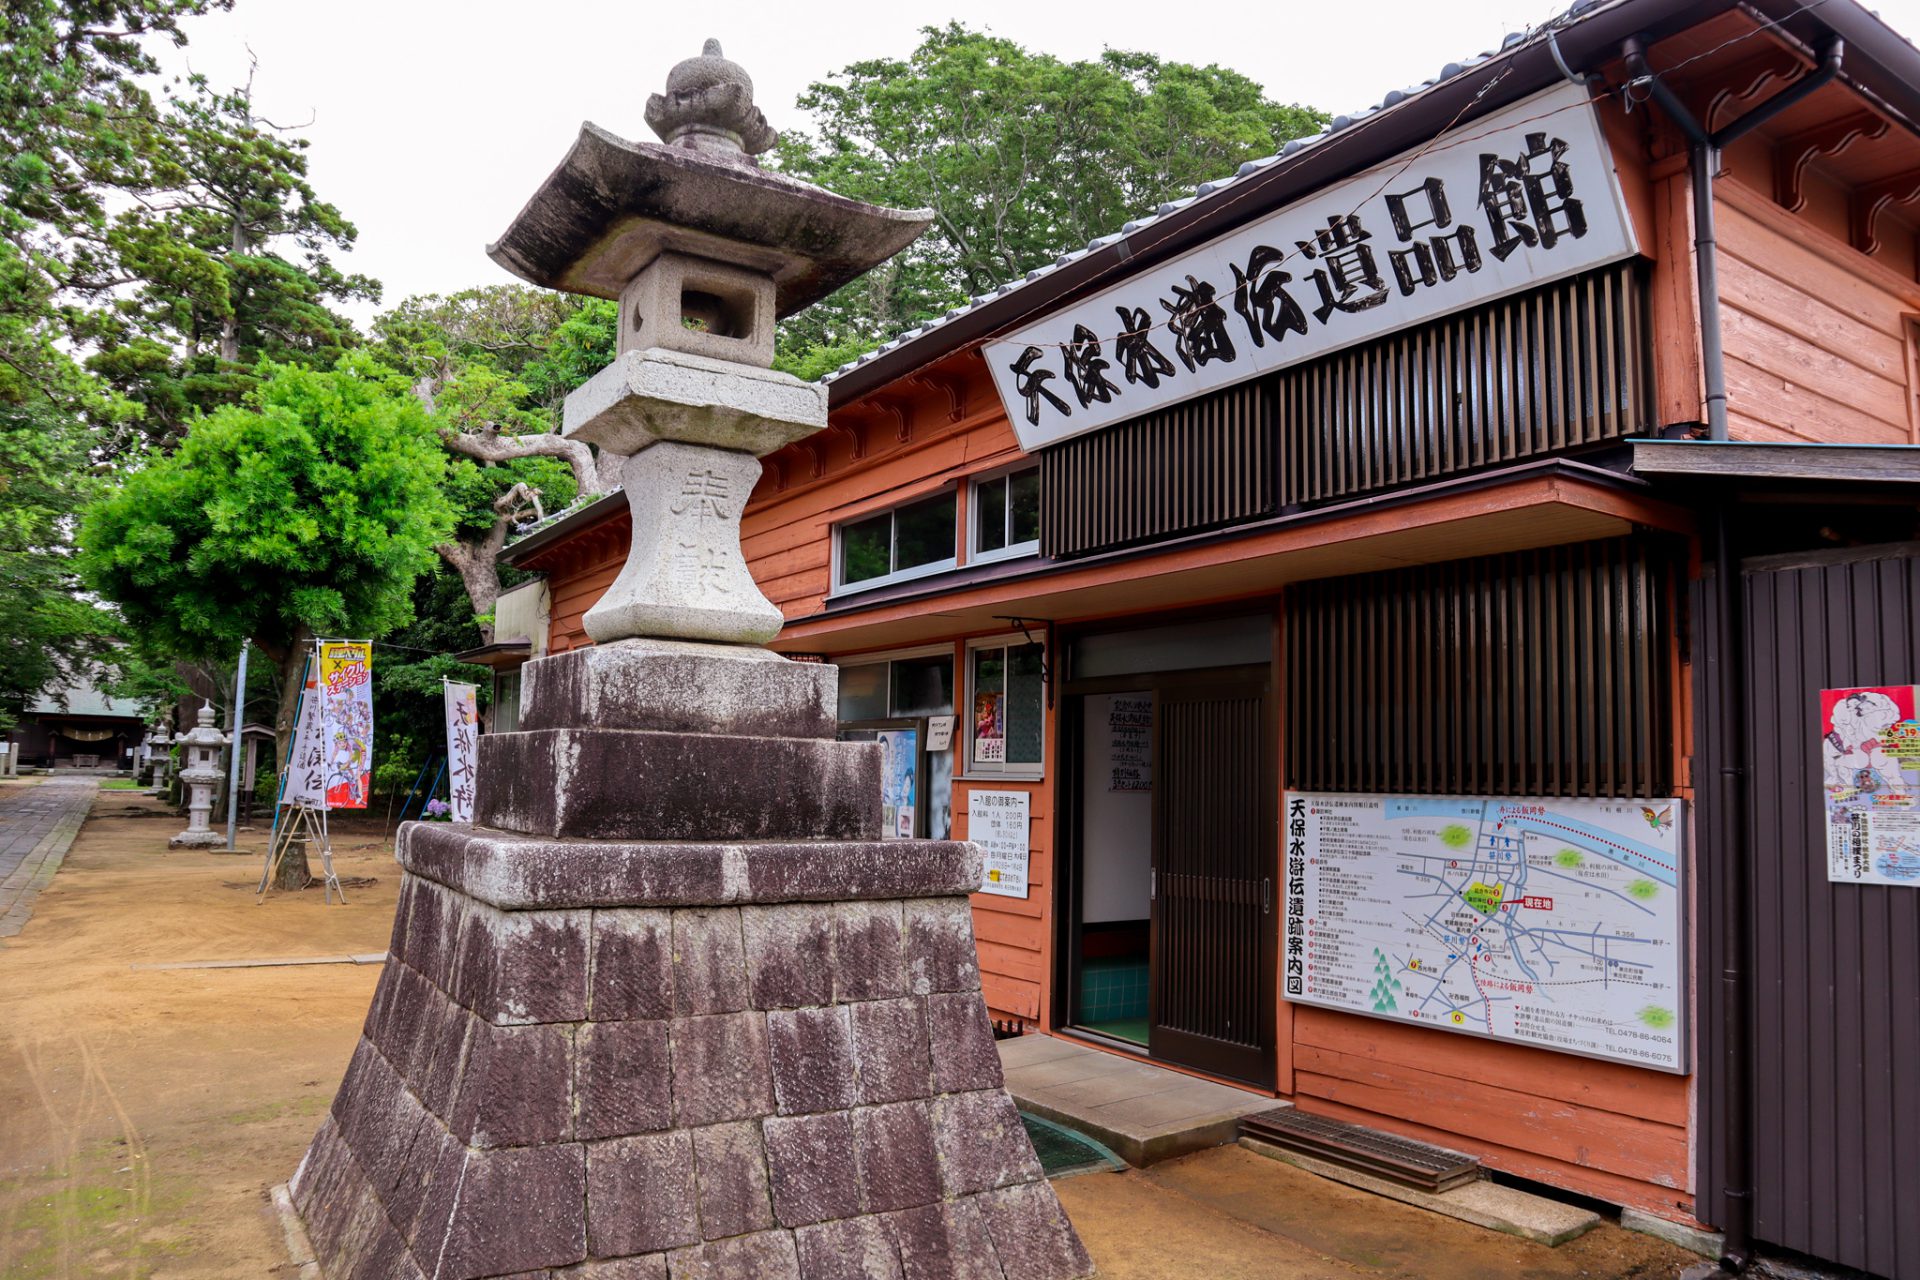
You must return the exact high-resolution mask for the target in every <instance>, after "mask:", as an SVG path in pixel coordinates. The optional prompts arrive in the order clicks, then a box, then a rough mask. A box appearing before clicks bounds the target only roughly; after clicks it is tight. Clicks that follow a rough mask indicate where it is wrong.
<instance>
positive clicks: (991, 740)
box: [973, 692, 1025, 896]
mask: <svg viewBox="0 0 1920 1280" xmlns="http://www.w3.org/2000/svg"><path fill="white" fill-rule="evenodd" d="M973 758H974V759H975V760H979V761H984V762H987V763H998V762H1000V761H1003V760H1005V759H1006V758H1007V720H1006V705H1005V703H1004V702H1003V701H1002V700H1001V696H1000V694H999V693H997V692H996V693H976V694H974V695H973ZM1022 896H1025V895H1022Z"/></svg>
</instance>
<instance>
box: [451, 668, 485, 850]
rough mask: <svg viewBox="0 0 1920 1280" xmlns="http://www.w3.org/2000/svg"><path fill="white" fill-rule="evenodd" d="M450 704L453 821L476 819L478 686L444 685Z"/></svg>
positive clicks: (478, 720)
mask: <svg viewBox="0 0 1920 1280" xmlns="http://www.w3.org/2000/svg"><path fill="white" fill-rule="evenodd" d="M443 691H444V693H445V695H446V704H447V788H448V791H449V793H450V794H451V795H452V797H453V820H454V821H455V822H472V821H473V781H474V764H475V739H476V738H477V736H478V734H479V732H480V715H479V708H478V703H477V701H476V696H477V694H478V692H479V690H478V688H477V687H476V686H474V685H470V684H455V683H454V682H453V681H451V680H449V681H447V682H446V684H445V685H444V686H443Z"/></svg>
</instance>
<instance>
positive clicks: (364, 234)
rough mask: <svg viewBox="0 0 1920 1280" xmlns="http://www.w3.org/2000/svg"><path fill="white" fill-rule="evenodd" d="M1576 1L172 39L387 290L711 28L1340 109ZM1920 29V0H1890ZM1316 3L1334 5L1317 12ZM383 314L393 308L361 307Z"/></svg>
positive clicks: (1043, 11)
mask: <svg viewBox="0 0 1920 1280" xmlns="http://www.w3.org/2000/svg"><path fill="white" fill-rule="evenodd" d="M1564 7H1565V0H1557V2H1555V3H1549V0H1345V2H1344V3H1337V4H1332V5H1324V6H1313V7H1309V6H1307V5H1304V4H1298V3H1276V2H1275V0H1240V2H1226V0H1213V2H1211V3H1208V2H1206V0H1177V2H1175V3H1171V4H1169V3H1165V2H1164V0H1163V2H1162V3H1156V4H1146V3H1140V2H1139V0H1099V2H1098V3H1089V2H1088V0H1078V2H1076V3H1064V4H1063V3H1036V2H1035V0H969V2H968V3H967V4H966V5H964V6H961V5H957V4H956V5H945V6H943V5H935V4H927V3H919V2H910V3H900V2H899V0H893V2H891V3H871V2H867V0H862V2H860V3H847V4H835V3H828V4H803V3H796V2H794V0H786V2H784V3H760V2H757V0H736V2H734V3H726V4H721V3H708V4H687V3H674V2H673V0H648V2H645V3H634V2H633V0H625V2H624V3H612V2H611V0H537V2H535V0H513V2H511V3H508V2H504V0H326V3H324V4H315V3H313V0H236V4H235V6H234V10H233V12H231V13H225V14H215V15H212V16H209V17H206V18H199V19H189V20H188V22H187V24H186V26H187V33H188V38H189V45H188V47H187V48H186V50H184V51H183V52H182V53H181V54H174V53H171V52H166V53H164V54H163V56H164V57H166V59H167V61H168V62H169V65H171V66H174V67H176V68H177V67H179V66H181V65H183V61H182V59H184V61H185V62H190V63H191V64H192V67H193V69H194V70H196V71H202V72H206V73H208V74H209V75H210V76H212V77H213V78H214V80H215V82H216V83H219V84H237V83H239V82H240V81H242V80H244V78H245V75H246V67H247V58H248V50H249V49H251V50H252V52H253V54H254V55H255V56H257V57H258V59H259V64H260V66H259V71H258V74H257V76H256V79H255V100H256V102H257V103H258V104H259V109H260V113H261V114H263V115H266V116H268V117H269V118H271V119H273V120H275V121H276V122H277V123H280V124H305V123H306V122H307V121H309V120H311V123H310V124H307V125H306V127H305V129H304V130H302V133H303V135H304V136H305V137H307V138H309V139H310V140H311V141H312V149H311V152H310V156H311V164H312V177H313V181H314V185H315V186H316V188H317V189H318V191H319V192H320V194H321V196H322V198H324V199H327V200H331V201H333V202H334V203H335V204H336V205H338V206H339V207H340V209H341V210H342V212H344V213H345V214H346V216H347V217H348V218H349V219H351V220H352V221H353V222H354V223H355V224H356V225H357V226H358V228H359V231H360V238H359V243H358V247H357V248H356V250H355V251H354V252H353V253H352V254H351V255H349V256H348V257H347V258H346V260H345V261H344V262H343V263H342V265H343V266H345V267H346V268H348V269H350V270H356V271H361V272H365V273H366V274H369V275H372V276H374V277H375V278H377V279H379V280H380V281H382V282H383V283H384V284H385V286H386V294H385V298H384V304H386V305H391V304H393V303H396V302H398V301H400V300H401V299H402V298H405V297H407V296H409V295H412V294H416V293H435V292H437V293H446V292H451V291H453V290H456V289H463V288H467V287H470V286H474V285H481V284H493V283H501V282H504V281H507V280H510V279H511V277H510V276H508V275H507V273H506V272H504V271H502V270H501V269H500V268H499V267H496V266H495V265H494V264H493V263H492V262H491V261H489V260H488V258H487V256H486V252H485V247H486V245H487V244H488V243H489V242H490V241H492V240H493V239H495V238H496V237H497V236H498V235H499V234H500V232H501V231H503V230H504V229H505V228H506V225H507V223H508V221H509V220H510V219H511V218H512V217H513V215H514V213H515V212H516V211H517V210H518V209H519V207H520V205H521V204H522V202H524V201H525V199H526V198H527V196H528V195H530V194H531V193H532V191H533V189H534V187H535V186H536V185H538V183H539V181H540V179H541V178H543V177H544V176H545V175H546V174H547V173H548V172H549V171H550V170H551V169H552V168H553V166H554V165H555V164H556V163H557V162H558V161H559V159H560V157H561V155H562V154H564V152H565V151H566V149H567V146H568V144H569V143H570V142H571V141H572V140H573V137H574V134H575V132H576V131H577V130H578V129H579V126H580V123H581V121H583V120H591V121H593V122H594V123H596V124H599V125H601V126H603V127H604V128H607V129H610V130H612V131H613V132H614V133H616V134H619V135H620V136H622V137H626V138H645V139H649V140H651V139H652V137H653V134H652V132H651V131H650V130H648V129H647V127H646V123H645V121H644V120H643V119H642V115H641V113H642V108H643V107H644V105H645V103H646V99H647V95H648V94H649V93H652V92H655V91H657V90H658V89H660V88H661V87H662V86H663V84H664V82H665V79H666V74H667V70H668V68H670V67H671V66H672V65H673V64H674V63H675V62H677V61H679V60H680V59H681V58H684V57H687V56H689V55H691V54H694V53H697V52H699V50H700V45H701V42H702V41H703V40H704V39H705V38H706V37H708V36H714V37H717V38H719V39H720V40H721V41H722V43H723V44H724V45H725V47H726V52H727V56H728V57H730V58H732V59H734V60H735V61H736V62H739V63H740V64H741V65H743V66H744V67H746V69H747V70H748V72H749V73H751V74H752V76H753V79H754V84H755V88H756V100H757V102H758V103H759V105H760V107H761V109H762V110H763V111H764V112H765V113H766V116H767V119H768V121H769V122H770V123H772V124H773V126H774V127H775V128H786V127H790V126H796V125H804V124H805V123H806V122H805V121H804V120H803V119H802V118H801V116H800V114H799V112H798V111H797V110H796V109H795V107H794V105H793V104H794V100H795V98H796V97H797V96H798V95H799V93H800V91H801V90H802V89H804V88H805V87H806V85H807V84H808V83H809V82H811V81H814V80H818V79H823V78H825V77H826V76H827V74H828V73H830V72H832V71H835V70H837V69H839V68H840V67H843V66H845V65H846V64H847V63H849V62H853V61H856V60H859V59H864V58H873V57H883V56H903V55H905V54H906V53H908V52H909V51H911V50H912V48H913V47H914V45H915V44H916V43H917V32H918V30H919V29H920V28H921V27H924V26H927V25H930V24H938V23H944V22H946V21H947V20H948V19H949V18H950V17H962V18H964V20H965V21H966V22H967V23H968V24H969V25H971V26H974V27H976V28H978V27H984V28H986V29H988V30H990V31H992V32H994V33H995V34H998V35H1002V36H1006V37H1010V38H1012V39H1014V40H1017V41H1019V42H1020V43H1022V44H1024V45H1026V46H1027V47H1028V48H1030V49H1034V50H1043V51H1045V52H1048V53H1052V54H1055V55H1056V56H1059V57H1062V58H1067V59H1080V58H1090V57H1094V56H1096V55H1097V54H1098V53H1099V52H1100V50H1101V49H1102V48H1103V47H1105V46H1108V45H1111V46H1114V47H1118V48H1128V49H1144V50H1148V51H1151V52H1153V53H1156V54H1159V55H1160V56H1162V57H1164V58H1168V59H1173V60H1178V61H1185V62H1193V63H1201V64H1204V63H1209V62H1217V63H1220V64H1222V65H1224V66H1228V67H1232V68H1234V69H1235V70H1237V71H1240V72H1241V73H1243V74H1245V75H1247V76H1250V77H1252V78H1253V79H1254V80H1256V81H1258V82H1259V83H1261V84H1262V85H1264V86H1266V89H1267V93H1268V95H1269V96H1270V97H1273V98H1276V99H1279V100H1281V101H1296V102H1301V103H1304V104H1306V105H1309V106H1314V107H1319V108H1321V109H1323V110H1325V111H1328V112H1331V113H1333V114H1336V115H1337V114H1340V113H1341V112H1346V111H1352V110H1355V109H1358V108H1360V107H1364V106H1366V105H1369V104H1371V103H1374V102H1377V101H1379V99H1380V98H1381V96H1382V95H1384V94H1385V93H1386V91H1387V90H1389V89H1393V88H1401V87H1405V86H1407V85H1410V84H1415V83H1418V82H1419V81H1421V80H1423V79H1426V78H1427V77H1428V76H1431V75H1433V74H1434V73H1435V72H1436V71H1438V70H1439V69H1440V67H1442V66H1443V65H1445V64H1446V63H1447V62H1449V61H1452V60H1454V59H1456V58H1459V57H1462V56H1464V55H1467V54H1472V53H1476V52H1479V51H1481V50H1484V49H1491V48H1496V47H1498V45H1499V42H1500V39H1501V37H1502V36H1503V35H1504V34H1505V33H1507V32H1509V31H1517V30H1521V29H1524V28H1526V27H1528V26H1531V25H1532V24H1535V23H1538V22H1540V21H1543V20H1544V19H1546V18H1547V17H1549V16H1551V15H1552V14H1553V13H1555V12H1557V11H1559V10H1560V9H1562V8H1564ZM1880 11H1881V13H1882V14H1883V15H1884V16H1885V17H1886V19H1887V20H1888V21H1889V22H1890V23H1892V25H1893V26H1894V27H1895V28H1896V29H1898V30H1900V31H1902V32H1903V33H1905V34H1907V35H1909V36H1912V35H1915V34H1920V0H1881V5H1880ZM1309 15H1314V16H1309ZM352 310H353V312H354V313H355V316H356V318H357V319H359V320H361V321H363V322H364V321H365V320H366V319H368V318H369V317H370V316H371V315H372V314H373V312H374V311H375V310H376V308H373V307H370V306H369V307H355V308H353V309H352Z"/></svg>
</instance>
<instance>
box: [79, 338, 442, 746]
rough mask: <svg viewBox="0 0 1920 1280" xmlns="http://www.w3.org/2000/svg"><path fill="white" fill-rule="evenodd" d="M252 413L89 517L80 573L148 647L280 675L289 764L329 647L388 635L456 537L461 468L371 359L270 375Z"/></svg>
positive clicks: (230, 410)
mask: <svg viewBox="0 0 1920 1280" xmlns="http://www.w3.org/2000/svg"><path fill="white" fill-rule="evenodd" d="M257 377H258V378H259V383H258V385H257V386H256V387H255V388H254V389H253V390H252V391H250V392H248V393H247V395H246V397H245V400H244V402H243V403H242V404H239V405H229V406H223V407H222V408H219V409H217V410H215V411H214V412H213V413H211V414H209V415H207V416H206V417H205V418H202V419H200V420H199V421H197V422H195V423H194V425H193V427H192V428H191V429H190V430H189V431H188V433H187V436H186V438H185V440H184V441H183V442H182V443H181V445H180V448H179V449H178V450H177V451H175V452H174V453H173V454H171V455H169V456H167V457H165V458H162V459H159V460H157V461H155V462H154V463H152V464H151V465H149V466H148V467H146V468H145V469H144V470H141V471H138V472H135V473H134V474H133V475H131V476H129V477H128V478H127V480H126V481H125V483H124V484H123V485H122V486H121V487H120V488H119V489H118V490H116V491H114V492H113V493H111V494H109V495H107V496H106V497H104V498H102V499H101V500H100V501H98V502H96V503H95V504H94V505H93V506H92V507H91V508H89V509H88V511H87V513H86V517H85V519H84V521H83V522H82V525H81V529H80V539H79V541H80V546H81V551H82V558H81V559H82V566H83V568H84V570H85V572H86V576H87V579H88V581H89V583H90V584H91V585H92V587H93V589H94V590H96V591H98V592H99V593H100V594H101V595H102V596H104V597H105V598H107V599H109V600H111V601H113V602H114V603H115V604H116V605H118V606H119V609H120V612H121V614H122V615H123V616H124V617H125V619H126V622H127V625H128V627H129V628H130V630H131V631H132V632H133V633H134V634H137V635H139V636H140V637H142V640H143V643H145V644H146V645H147V646H149V647H150V648H158V649H159V650H161V651H163V652H169V653H174V654H178V655H180V656H182V657H185V658H189V659H201V660H206V661H209V662H219V663H226V662H230V661H231V660H232V656H233V651H234V649H235V648H236V647H237V645H238V642H239V641H240V640H241V638H243V637H245V638H249V639H251V640H252V641H253V643H254V645H255V646H256V647H257V648H258V650H259V651H260V652H261V653H263V654H264V655H266V657H267V659H268V660H269V661H271V662H272V663H273V664H274V667H275V670H276V672H277V674H278V677H279V688H280V699H279V707H278V713H277V716H276V719H275V730H276V734H277V736H278V739H279V748H280V759H281V761H282V763H284V762H285V760H286V754H287V748H288V745H289V739H290V737H291V734H292V728H293V723H292V721H293V707H294V703H295V695H296V693H297V691H298V687H299V681H300V675H301V671H302V663H303V659H304V657H305V653H306V649H307V646H308V645H309V643H310V642H311V640H312V639H313V637H314V636H316V635H333V636H340V635H351V636H373V637H377V636H381V635H384V634H386V633H387V632H389V631H391V630H393V629H394V628H396V627H399V626H402V625H404V624H405V623H407V622H408V621H410V620H411V618H412V615H413V588H414V581H415V579H416V578H418V577H419V575H420V574H422V573H424V572H426V571H427V570H428V569H430V568H431V567H432V565H433V558H434V553H433V548H434V546H435V544H437V543H439V542H440V541H442V540H443V539H444V538H445V537H446V536H447V534H448V532H449V531H450V530H451V529H452V527H453V520H454V515H453V512H452V510H451V508H450V506H449V504H448V502H447V498H446V496H445V494H444V493H443V491H442V489H441V482H442V479H443V477H444V473H445V470H446V458H445V455H444V453H443V452H442V451H441V448H440V445H439V442H438V440H437V439H436V436H435V433H434V429H433V425H432V423H431V421H430V420H429V419H428V416H427V414H426V412H425V410H423V409H422V408H421V406H420V405H419V404H418V403H417V402H416V401H415V400H414V399H413V397H411V396H410V395H408V394H407V393H406V391H405V388H404V386H401V385H397V384H396V381H395V380H394V379H393V378H392V376H391V374H390V372H389V371H387V370H385V369H382V368H381V367H380V366H379V365H378V364H376V363H375V362H374V361H372V360H371V359H369V358H367V357H366V356H363V355H349V356H347V357H345V358H343V359H342V360H341V361H340V363H339V365H338V366H337V367H336V368H335V369H334V370H332V371H326V372H322V371H316V370H311V369H303V368H298V367H292V366H273V365H267V364H263V365H261V366H260V368H259V369H258V370H257Z"/></svg>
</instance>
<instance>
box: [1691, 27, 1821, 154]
mask: <svg viewBox="0 0 1920 1280" xmlns="http://www.w3.org/2000/svg"><path fill="white" fill-rule="evenodd" d="M1761 44H1762V45H1763V47H1762V49H1761V50H1760V52H1758V53H1756V54H1754V55H1753V56H1751V57H1749V58H1744V59H1742V60H1741V61H1739V62H1736V63H1734V64H1733V65H1732V66H1730V67H1728V68H1727V69H1726V70H1724V71H1718V72H1715V73H1713V87H1712V88H1711V89H1710V90H1708V91H1707V93H1706V95H1705V99H1706V100H1705V101H1704V102H1701V101H1699V100H1697V99H1696V100H1695V101H1694V102H1693V103H1692V104H1690V105H1692V106H1693V107H1694V109H1695V112H1694V113H1695V115H1697V116H1698V117H1699V119H1700V120H1701V121H1702V122H1703V123H1704V124H1705V125H1706V128H1707V132H1709V133H1712V132H1714V131H1716V130H1718V129H1719V128H1720V127H1721V126H1722V125H1724V124H1726V123H1727V122H1728V121H1729V120H1732V119H1734V118H1735V117H1737V116H1739V115H1741V114H1742V113H1743V112H1744V111H1745V110H1746V108H1748V107H1749V106H1752V105H1753V104H1754V103H1755V102H1757V101H1758V100H1759V99H1760V98H1762V97H1764V96H1768V95H1769V94H1770V93H1771V91H1772V90H1774V89H1776V88H1781V87H1784V86H1785V84H1786V83H1787V82H1790V81H1792V80H1796V79H1798V78H1799V77H1800V76H1801V75H1802V74H1803V73H1804V72H1805V71H1806V70H1807V62H1806V60H1805V59H1804V58H1802V57H1801V56H1800V55H1799V54H1798V53H1796V52H1794V51H1793V50H1792V49H1790V48H1788V47H1787V46H1786V45H1783V44H1779V43H1777V42H1775V41H1773V40H1771V39H1768V40H1763V41H1762V42H1761Z"/></svg>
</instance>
